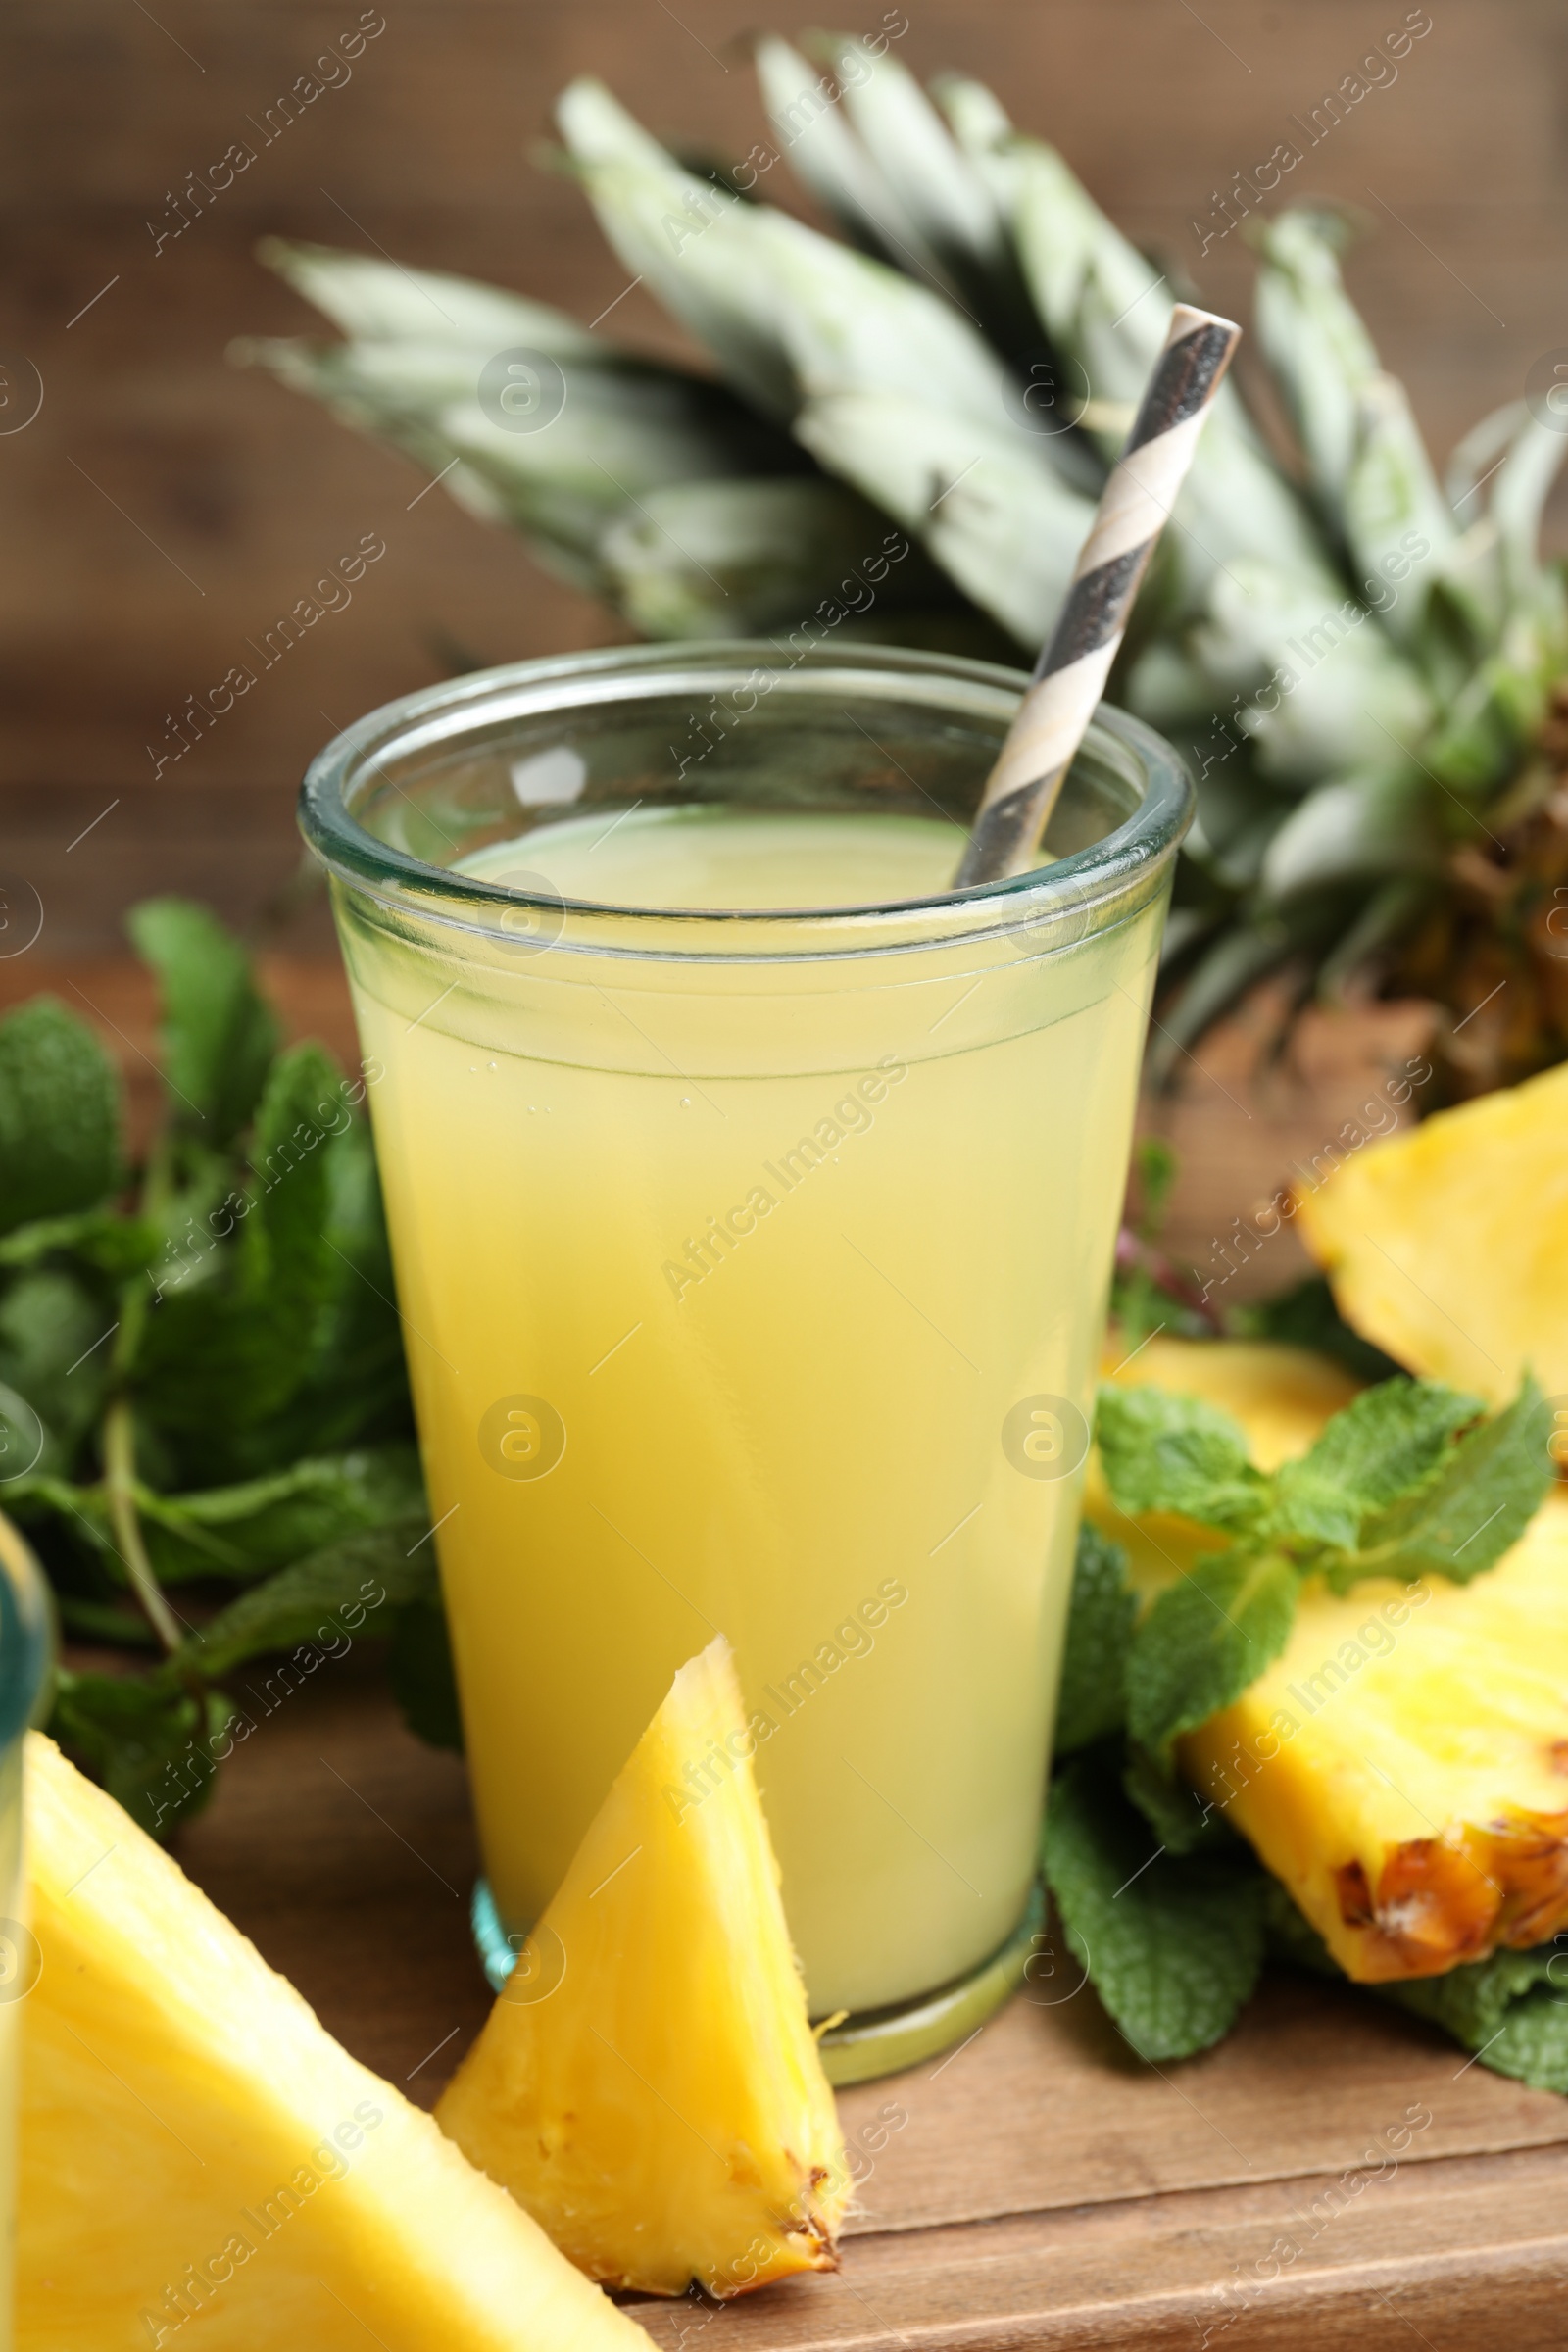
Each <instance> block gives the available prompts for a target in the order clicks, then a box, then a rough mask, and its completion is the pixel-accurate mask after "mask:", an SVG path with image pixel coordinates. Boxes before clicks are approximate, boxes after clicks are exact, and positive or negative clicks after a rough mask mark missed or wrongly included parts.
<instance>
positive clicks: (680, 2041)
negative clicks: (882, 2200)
mask: <svg viewBox="0 0 1568 2352" xmlns="http://www.w3.org/2000/svg"><path fill="white" fill-rule="evenodd" d="M750 1745H751V1735H750V1733H749V1731H748V1728H747V1717H746V1712H745V1708H744V1705H743V1702H742V1698H741V1692H740V1687H739V1684H738V1682H737V1679H736V1675H735V1668H734V1664H733V1660H732V1658H731V1655H730V1651H729V1645H728V1643H727V1642H724V1641H723V1639H722V1637H720V1639H719V1640H718V1641H716V1642H713V1643H712V1644H711V1646H710V1647H709V1648H708V1649H707V1650H705V1651H704V1652H703V1653H702V1654H701V1656H699V1657H696V1658H693V1659H692V1660H691V1661H690V1662H689V1663H688V1664H687V1665H685V1666H683V1667H682V1668H681V1670H680V1672H679V1673H678V1674H677V1675H676V1677H675V1680H674V1683H673V1686H672V1688H671V1690H670V1691H669V1694H668V1696H667V1697H666V1699H665V1700H664V1702H663V1704H662V1706H661V1708H660V1710H659V1712H658V1714H657V1715H656V1716H655V1718H654V1720H653V1722H652V1724H651V1725H650V1726H649V1728H648V1730H647V1731H646V1732H645V1733H644V1735H643V1737H642V1739H641V1740H640V1741H639V1742H638V1744H637V1747H636V1748H635V1749H634V1750H633V1753H632V1755H631V1757H630V1759H629V1761H628V1762H627V1763H626V1765H625V1766H624V1768H623V1769H622V1771H621V1773H620V1775H619V1777H618V1778H617V1780H616V1781H615V1783H614V1785H613V1788H612V1789H611V1791H610V1793H609V1795H608V1796H607V1797H606V1799H605V1802H604V1804H603V1806H602V1807H601V1809H600V1811H599V1813H598V1814H597V1815H596V1817H595V1819H594V1821H593V1822H592V1824H591V1825H590V1827H589V1829H588V1832H587V1835H586V1836H585V1838H583V1841H582V1844H581V1845H580V1846H579V1847H578V1849H577V1852H576V1854H575V1856H574V1857H573V1860H572V1863H571V1867H570V1869H569V1870H568V1872H567V1874H566V1877H565V1879H564V1882H563V1884H562V1886H561V1887H560V1889H559V1890H558V1892H557V1894H556V1895H555V1897H554V1899H553V1900H552V1902H551V1904H550V1906H549V1908H548V1910H547V1911H546V1913H545V1915H544V1918H543V1919H542V1920H541V1921H540V1922H539V1924H538V1926H537V1927H536V1928H535V1930H534V1932H533V1934H532V1936H530V1937H529V1939H528V1943H527V1945H526V1946H525V1947H524V1950H523V1953H522V1955H521V1958H520V1960H519V1965H518V1968H517V1970H516V1973H515V1975H514V1977H513V1978H512V1979H511V1980H510V1982H509V1984H508V1985H507V1987H506V1989H505V1990H504V1991H503V1992H502V1994H501V1995H500V1997H499V1998H498V2000H497V2001H496V2004H495V2007H494V2009H493V2010H492V2011H491V2014H490V2017H489V2019H488V2020H487V2022H486V2024H485V2027H484V2030H483V2032H482V2033H481V2034H480V2036H479V2038H478V2040H477V2042H476V2043H475V2044H474V2046H473V2048H472V2050H471V2051H470V2052H469V2053H468V2056H467V2057H466V2060H465V2061H464V2063H463V2065H462V2066H461V2067H460V2068H459V2070H458V2072H457V2074H456V2075H455V2076H454V2078H453V2080H452V2082H450V2083H449V2084H448V2086H447V2089H446V2091H445V2092H444V2093H443V2095H442V2098H441V2100H440V2102H439V2104H438V2106H437V2109H436V2120H437V2122H438V2123H439V2124H440V2126H441V2128H442V2130H443V2131H447V2132H449V2133H450V2134H451V2135H452V2137H453V2138H454V2139H455V2140H456V2141H457V2142H458V2144H459V2146H460V2147H461V2148H462V2149H463V2150H464V2152H465V2153H466V2155H467V2156H468V2157H469V2159H470V2160H471V2161H472V2162H473V2163H474V2164H476V2165H478V2166H479V2167H480V2168H481V2169H482V2170H484V2171H485V2172H487V2173H489V2174H490V2176H491V2178H492V2179H493V2180H499V2181H500V2182H502V2183H503V2185H504V2186H505V2187H507V2188H508V2189H509V2190H510V2191H511V2193H512V2194H513V2195H514V2196H515V2198H516V2199H517V2201H518V2203H519V2204H521V2205H522V2206H524V2207H525V2208H526V2209H527V2211H528V2212H529V2213H531V2214H532V2215H533V2216H534V2218H535V2219H536V2220H537V2221H538V2222H539V2223H540V2224H541V2226H542V2227H543V2228H544V2229H545V2230H546V2231H547V2232H548V2233H549V2235H550V2236H551V2237H552V2238H553V2239H554V2241H555V2243H556V2244H557V2245H558V2246H560V2247H561V2248H562V2250H563V2252H564V2253H565V2254H566V2255H568V2256H569V2257H570V2259H571V2260H572V2261H573V2262H574V2263H576V2264H577V2265H578V2267H579V2268H580V2269H581V2270H583V2271H586V2272H587V2273H588V2275H589V2276H590V2277H591V2278H597V2279H600V2280H601V2281H603V2282H604V2283H605V2284H606V2285H611V2286H616V2287H621V2288H631V2289H635V2290H638V2291H640V2292H642V2293H644V2294H657V2295H679V2294H683V2293H685V2292H686V2290H687V2289H688V2287H689V2286H690V2285H691V2284H692V2283H693V2281H695V2282H697V2283H698V2284H699V2285H701V2286H702V2287H704V2288H705V2289H706V2290H707V2291H708V2293H710V2294H711V2295H714V2296H718V2297H729V2296H733V2295H739V2294H745V2293H748V2292H750V2291H751V2290H752V2289H753V2288H754V2287H758V2286H762V2285H765V2284H767V2283H768V2281H770V2280H772V2279H776V2278H788V2277H789V2276H791V2275H792V2274H793V2273H795V2272H799V2271H825V2270H835V2269H837V2267H838V2256H837V2252H836V2239H837V2232H838V2226H839V2222H840V2220H841V2218H842V2216H843V2213H844V2210H845V2207H846V2205H847V2204H848V2202H849V2198H850V2194H851V2188H852V2183H851V2179H850V2175H849V2171H848V2167H847V2164H846V2160H845V2154H844V2143H843V2139H842V2136H841V2134H840V2131H839V2125H838V2115H837V2110H836V2108H835V2106H834V2103H833V2094H832V2091H831V2090H830V2089H829V2087H828V2083H827V2079H826V2077H825V2075H824V2074H823V2072H822V2065H821V2060H820V2057H819V2055H818V2051H817V2046H816V2042H815V2039H814V2037H813V2035H812V2034H811V2031H810V2028H809V2023H808V2020H807V2008H806V1989H805V1985H804V1982H803V1980H802V1977H801V1973H800V1967H799V1964H798V1962H797V1960H796V1958H795V1954H794V1952H793V1950H792V1948H791V1945H790V1940H789V1932H788V1929H787V1927H786V1925H785V1920H784V1909H783V1903H782V1900H781V1898H780V1894H779V1874H778V1865H777V1863H776V1862H775V1860H774V1857H773V1851H772V1846H771V1843H770V1841H769V1838H768V1835H767V1825H766V1821H765V1819H764V1817H763V1814H762V1808H761V1802H760V1797H759V1795H758V1792H757V1785H756V1781H755V1778H754V1775H753V1772H752V1766H751V1762H750Z"/></svg>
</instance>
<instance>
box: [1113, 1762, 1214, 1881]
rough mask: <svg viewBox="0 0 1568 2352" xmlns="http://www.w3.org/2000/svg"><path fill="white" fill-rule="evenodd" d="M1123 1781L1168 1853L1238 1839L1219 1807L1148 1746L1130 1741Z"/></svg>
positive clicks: (1179, 1852)
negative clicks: (1206, 1800)
mask: <svg viewBox="0 0 1568 2352" xmlns="http://www.w3.org/2000/svg"><path fill="white" fill-rule="evenodd" d="M1121 1785H1122V1788H1123V1789H1124V1790H1125V1792H1126V1794H1127V1795H1128V1796H1129V1797H1130V1798H1131V1799H1132V1801H1133V1803H1134V1804H1135V1805H1136V1806H1137V1807H1138V1810H1139V1812H1140V1813H1141V1814H1142V1815H1143V1817H1144V1819H1145V1820H1146V1821H1147V1822H1148V1824H1149V1826H1150V1828H1151V1829H1152V1831H1153V1833H1154V1835H1155V1837H1156V1838H1158V1839H1159V1842H1160V1844H1161V1845H1162V1846H1163V1847H1164V1848H1165V1851H1166V1853H1167V1854H1191V1853H1196V1852H1197V1851H1198V1850H1199V1849H1200V1848H1201V1847H1204V1846H1215V1845H1229V1844H1232V1843H1233V1842H1234V1835H1235V1834H1234V1832H1233V1831H1232V1830H1231V1828H1230V1826H1229V1825H1228V1823H1227V1822H1226V1819H1225V1816H1224V1814H1223V1813H1222V1812H1221V1811H1220V1810H1219V1808H1218V1807H1217V1806H1215V1805H1205V1804H1204V1802H1203V1800H1202V1798H1201V1796H1199V1794H1198V1793H1197V1791H1196V1790H1195V1789H1189V1788H1188V1786H1187V1783H1186V1782H1185V1781H1181V1780H1177V1779H1176V1778H1175V1777H1174V1776H1173V1775H1172V1774H1171V1773H1169V1772H1167V1771H1166V1770H1165V1768H1164V1767H1163V1765H1162V1764H1161V1763H1160V1761H1159V1759H1158V1757H1157V1756H1152V1755H1151V1754H1150V1752H1149V1750H1148V1748H1147V1747H1137V1746H1133V1745H1131V1744H1129V1746H1128V1750H1127V1765H1126V1769H1125V1771H1124V1772H1123V1773H1122V1776H1121Z"/></svg>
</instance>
